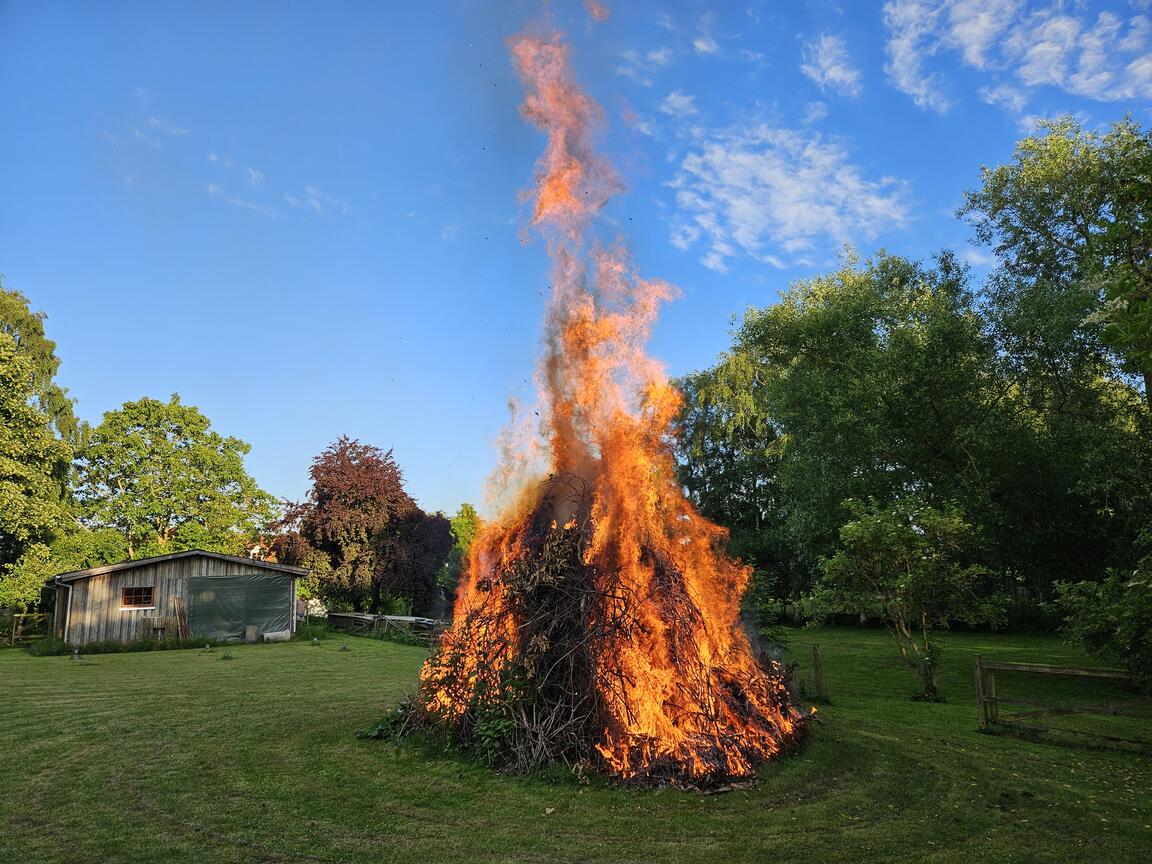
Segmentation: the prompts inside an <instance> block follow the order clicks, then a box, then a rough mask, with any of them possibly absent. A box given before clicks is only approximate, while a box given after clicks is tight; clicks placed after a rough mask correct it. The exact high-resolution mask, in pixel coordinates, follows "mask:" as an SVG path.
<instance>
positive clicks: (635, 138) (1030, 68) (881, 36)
mask: <svg viewBox="0 0 1152 864" xmlns="http://www.w3.org/2000/svg"><path fill="white" fill-rule="evenodd" d="M610 6H611V7H612V17H611V19H610V20H609V21H608V22H607V23H604V24H599V25H593V24H592V23H591V22H590V21H589V20H588V19H587V16H586V15H585V14H584V12H583V9H582V7H581V5H580V4H579V3H577V2H575V0H569V2H554V3H552V4H551V13H550V14H551V16H552V19H553V21H554V22H555V23H556V24H557V25H559V26H560V27H562V28H563V29H565V30H567V31H568V32H569V34H570V38H571V41H572V43H573V47H574V52H575V65H576V67H577V70H578V74H579V76H580V79H581V81H582V82H583V83H584V84H586V85H587V87H588V88H589V89H590V91H591V92H592V93H593V95H594V96H595V97H596V98H597V99H598V100H599V101H600V102H601V103H602V104H603V106H604V108H605V112H606V128H605V132H604V146H605V148H606V150H607V151H608V153H609V154H610V155H611V157H612V158H613V159H614V160H615V161H616V163H617V164H618V166H619V168H620V171H621V174H622V175H623V177H624V179H625V181H626V185H627V191H626V193H625V194H624V195H622V196H621V197H620V198H618V199H617V200H616V201H614V202H613V203H612V204H611V205H610V207H609V209H608V211H607V212H606V213H605V220H606V224H607V226H608V229H609V230H612V231H619V232H621V233H622V234H624V235H625V236H626V237H627V239H628V242H629V245H630V246H631V248H632V250H633V253H634V255H635V257H636V260H637V263H638V266H639V268H640V271H641V272H642V273H643V274H645V275H647V276H651V277H660V278H663V279H666V280H668V281H671V282H673V283H675V284H676V285H678V286H679V287H680V288H681V290H682V296H681V298H680V299H679V300H677V301H676V302H675V303H673V304H671V305H670V306H669V307H667V309H666V310H665V312H664V314H663V317H662V319H661V321H660V323H659V325H658V327H657V329H656V332H655V335H654V337H653V340H652V346H651V347H652V352H653V353H654V354H655V355H656V356H658V357H660V358H662V359H663V360H664V361H665V362H666V363H667V365H668V369H669V372H670V373H671V374H674V375H675V374H680V373H683V372H686V371H688V370H691V369H695V368H699V367H702V366H704V365H707V364H709V363H710V362H712V361H713V359H714V358H715V356H716V354H717V353H718V352H720V351H722V350H724V348H725V347H726V345H727V341H728V332H729V327H730V319H731V316H732V315H733V314H736V313H739V312H740V311H741V310H743V309H744V308H745V307H746V306H748V305H750V304H754V305H766V304H770V303H773V302H775V300H776V298H777V296H778V294H779V292H780V291H781V290H783V289H784V288H786V287H787V285H788V284H789V283H790V282H791V281H793V280H795V279H797V278H802V277H805V276H808V275H812V274H814V273H818V272H821V271H824V270H827V269H830V268H831V267H833V266H834V265H835V262H836V255H837V251H838V249H840V248H841V247H842V246H843V244H845V243H848V244H852V245H853V246H855V247H856V248H857V249H859V250H860V251H861V252H864V253H868V252H871V251H873V250H875V249H878V248H881V247H883V248H885V249H887V250H889V251H892V252H897V253H901V254H907V255H911V256H914V257H925V256H928V255H930V254H932V252H933V251H935V250H937V249H940V248H944V247H948V248H952V249H955V250H957V251H958V252H959V253H960V254H961V255H962V256H963V257H965V259H966V260H968V261H969V262H970V263H971V264H972V265H973V266H974V275H975V276H976V277H977V278H979V277H980V276H981V275H982V274H983V273H985V272H986V271H987V266H988V264H989V263H990V262H989V258H988V255H987V253H986V251H985V250H978V249H974V248H972V247H971V246H969V241H970V240H971V232H970V231H969V229H968V228H967V227H966V226H964V225H963V224H962V223H960V222H958V221H957V220H956V219H955V218H954V216H953V213H954V211H955V209H956V207H957V206H958V204H959V203H960V200H961V195H962V192H963V190H964V189H966V188H969V187H971V186H973V185H974V184H975V183H976V182H977V181H978V176H979V175H978V171H979V166H980V165H981V164H996V163H1000V162H1003V161H1006V160H1007V159H1009V158H1010V156H1011V151H1012V146H1013V144H1014V142H1015V141H1016V139H1017V138H1018V137H1020V136H1021V135H1022V134H1023V133H1024V131H1025V130H1026V129H1027V128H1028V127H1029V126H1030V124H1031V123H1032V122H1034V120H1035V119H1036V118H1037V117H1044V116H1052V115H1055V114H1060V113H1064V112H1070V113H1074V114H1076V115H1077V116H1078V117H1080V119H1081V120H1082V121H1083V122H1084V123H1085V124H1086V125H1089V126H1093V127H1094V126H1099V125H1106V124H1108V123H1110V122H1112V121H1114V120H1116V119H1119V118H1120V117H1121V116H1122V115H1123V114H1124V112H1126V111H1130V112H1132V113H1133V114H1134V116H1135V117H1136V119H1137V120H1138V121H1139V122H1140V123H1142V124H1143V125H1145V126H1147V125H1148V124H1149V122H1150V120H1152V112H1150V108H1152V24H1150V21H1149V19H1150V18H1152V8H1150V7H1152V2H1150V0H1116V2H1071V0H1069V2H1014V0H1003V2H992V0H951V2H927V0H890V2H886V3H882V2H876V3H847V2H842V3H832V2H818V0H808V2H789V3H784V2H775V0H772V2H767V0H765V2H755V0H745V2H733V3H697V2H688V0H681V2H668V0H664V2H645V0H630V2H628V3H626V4H625V3H621V2H617V3H615V4H610ZM540 8H541V7H540V4H538V3H537V2H535V0H534V2H527V0H525V2H489V3H480V2H468V0H460V2H453V3H436V2H428V3H419V4H394V3H379V2H376V3H353V2H344V3H329V4H317V3H291V2H283V0H280V2H265V3H259V2H247V3H234V2H215V3H214V2H200V3H196V4H188V3H175V2H163V0H148V2H139V3H134V2H127V0H124V2H117V3H114V4H110V3H103V4H95V3H87V2H71V3H69V2H60V3H52V4H47V3H18V2H7V3H4V2H0V106H3V114H4V129H5V132H4V134H3V135H0V190H2V194H0V274H2V275H3V277H4V282H5V285H6V287H9V288H15V289H18V290H20V291H22V292H24V293H25V294H27V295H28V296H29V297H30V298H31V300H32V304H33V306H34V307H35V308H37V309H42V310H44V311H45V312H46V313H47V314H48V321H47V330H48V333H49V336H50V337H51V338H53V339H55V340H56V341H57V342H58V344H59V355H60V357H61V358H62V360H63V363H62V366H61V370H60V376H59V377H60V380H61V382H62V383H63V384H64V385H65V386H67V387H68V388H70V391H71V393H72V395H74V396H75V397H76V398H77V399H78V405H77V409H78V412H79V414H80V415H81V416H82V417H84V418H85V419H87V420H89V421H91V422H93V423H95V422H99V419H100V416H101V414H102V413H103V412H104V411H107V410H110V409H113V408H115V407H117V406H118V405H120V404H121V403H123V402H124V401H126V400H129V399H135V398H139V397H141V396H145V395H148V396H154V397H157V398H166V397H167V396H168V395H169V394H170V393H173V392H179V393H180V394H181V396H182V397H183V398H184V400H185V401H186V402H189V403H191V404H194V405H197V406H199V407H200V408H201V409H202V410H203V411H204V412H205V413H206V414H207V415H208V416H209V417H210V418H211V419H212V421H213V423H214V426H215V427H216V428H217V429H218V430H219V431H221V432H222V433H225V434H229V435H236V436H238V437H240V438H243V439H244V440H246V441H248V442H249V443H250V444H251V445H252V452H251V454H250V456H249V457H248V460H247V464H248V467H249V470H250V471H251V472H252V473H253V475H254V476H255V477H256V478H257V480H258V481H259V482H260V483H261V485H263V486H264V487H265V488H266V489H268V490H269V491H271V492H273V493H274V494H277V495H280V496H285V497H289V498H300V497H302V496H303V495H304V494H305V492H306V490H307V486H308V478H307V469H308V465H309V461H310V460H311V458H312V457H313V456H314V455H315V454H317V453H318V452H320V451H321V450H322V449H323V448H324V447H325V446H326V445H327V444H328V443H330V442H331V441H333V440H334V439H335V438H337V437H338V436H339V435H341V434H347V435H350V436H353V437H357V438H360V439H361V440H363V441H366V442H371V443H373V444H376V445H378V446H381V447H384V448H389V447H391V448H394V450H395V454H396V457H397V459H398V461H399V462H400V464H401V466H402V467H403V469H404V471H405V474H406V477H407V480H408V485H409V488H410V489H411V491H412V492H413V494H415V495H416V497H417V498H418V500H419V501H420V502H421V504H422V505H423V506H424V507H425V508H427V509H443V510H447V511H452V510H455V508H456V507H457V505H458V504H459V503H460V502H461V501H464V500H469V501H473V502H476V503H478V504H481V503H482V488H483V481H484V478H485V476H486V475H487V474H488V472H489V471H491V469H492V468H493V467H494V464H495V460H496V453H495V449H494V442H495V439H496V436H497V434H498V433H499V431H500V429H501V427H502V426H503V424H504V422H505V420H506V418H507V402H508V399H509V397H513V396H515V397H520V398H524V399H531V397H532V386H531V381H532V373H533V369H534V364H535V360H536V356H537V354H538V347H539V339H540V335H541V315H542V311H543V303H544V294H545V293H546V291H547V284H548V264H547V260H546V258H545V255H544V250H543V248H542V244H541V243H538V242H532V241H531V240H530V239H528V238H525V232H524V230H523V226H524V224H525V222H526V220H525V212H524V209H523V205H522V204H521V203H520V201H519V199H518V191H519V190H521V189H523V188H524V187H525V186H526V185H527V184H528V183H529V182H530V180H531V177H532V167H533V162H534V160H535V158H536V156H537V155H538V152H539V149H540V146H541V140H542V139H541V138H540V136H539V134H538V133H537V132H536V131H534V130H532V129H530V128H529V127H528V126H527V125H526V124H524V123H523V122H522V121H521V119H520V117H519V115H518V113H517V106H518V103H519V99H520V88H519V85H518V82H517V81H516V79H515V76H514V73H513V71H512V68H511V65H510V63H509V61H508V58H507V53H506V45H505V40H506V38H507V37H508V36H509V35H510V34H512V33H514V32H516V31H518V30H519V29H521V28H522V27H523V26H524V24H525V23H526V22H528V21H529V20H531V19H532V18H533V17H535V16H536V15H537V14H538V12H539V10H540Z"/></svg>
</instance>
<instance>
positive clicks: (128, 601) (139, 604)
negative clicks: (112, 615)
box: [120, 585, 156, 609]
mask: <svg viewBox="0 0 1152 864" xmlns="http://www.w3.org/2000/svg"><path fill="white" fill-rule="evenodd" d="M152 592H153V589H152V586H151V585H148V586H144V587H135V588H125V589H124V592H123V593H122V594H121V595H120V608H121V609H145V608H147V607H149V606H155V605H156V604H155V603H153V602H152V600H153V596H152Z"/></svg>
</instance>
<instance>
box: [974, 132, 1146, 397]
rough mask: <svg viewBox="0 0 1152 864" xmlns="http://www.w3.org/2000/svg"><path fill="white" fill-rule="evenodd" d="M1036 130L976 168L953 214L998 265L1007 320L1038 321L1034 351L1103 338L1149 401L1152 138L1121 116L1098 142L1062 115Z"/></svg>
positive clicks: (1086, 342) (1086, 344) (1049, 349)
mask: <svg viewBox="0 0 1152 864" xmlns="http://www.w3.org/2000/svg"><path fill="white" fill-rule="evenodd" d="M1041 131H1042V132H1043V134H1036V135H1033V136H1030V137H1028V138H1025V139H1023V140H1022V141H1020V142H1019V143H1018V144H1017V146H1016V152H1015V157H1014V160H1013V162H1012V163H1011V164H1008V165H1000V166H997V167H995V168H984V169H982V171H981V178H982V185H981V188H980V189H977V190H974V191H970V192H968V193H967V195H966V196H965V204H964V206H963V208H961V210H960V214H961V215H966V216H968V217H970V218H971V220H972V222H973V223H974V225H975V228H976V234H977V237H978V238H979V239H980V240H981V241H982V242H984V243H988V244H992V245H993V246H994V248H995V250H996V253H997V254H998V255H999V256H1000V257H1001V259H1002V261H1003V268H1004V271H1005V273H1006V274H1007V275H1008V276H1009V277H1011V280H1012V291H1013V293H1014V295H1015V297H1014V298H1013V302H1012V303H1011V304H1009V305H1010V306H1011V307H1015V308H1014V311H1015V312H1016V314H1017V317H1018V318H1022V319H1024V320H1027V321H1031V322H1042V323H1041V324H1040V326H1039V327H1036V328H1035V329H1033V330H1031V332H1030V336H1031V338H1033V339H1034V340H1035V341H1037V342H1038V343H1040V347H1041V349H1042V350H1043V349H1047V350H1048V351H1049V352H1051V350H1052V349H1053V348H1054V347H1057V346H1058V343H1060V342H1069V341H1079V342H1081V343H1084V345H1085V346H1087V347H1089V348H1090V347H1091V346H1092V345H1093V344H1094V343H1097V342H1098V341H1099V340H1103V343H1105V344H1106V345H1108V346H1110V347H1111V348H1112V349H1114V350H1115V351H1116V352H1117V354H1118V355H1119V357H1120V360H1121V362H1122V364H1123V367H1124V368H1125V369H1126V370H1127V371H1128V372H1131V373H1135V374H1137V375H1139V376H1140V377H1141V378H1142V379H1143V383H1144V395H1145V399H1147V400H1149V405H1152V194H1149V188H1150V187H1152V134H1150V133H1146V132H1144V131H1143V130H1142V129H1141V128H1140V126H1139V125H1137V124H1136V123H1134V122H1133V121H1132V120H1131V118H1125V119H1124V120H1122V121H1121V122H1119V123H1116V124H1115V125H1113V126H1112V127H1111V129H1109V130H1108V131H1107V132H1106V133H1104V134H1103V135H1100V134H1097V133H1095V132H1092V131H1087V130H1084V129H1082V128H1081V126H1080V124H1079V123H1078V122H1077V121H1076V120H1075V119H1073V118H1072V117H1067V116H1066V117H1062V118H1060V119H1057V120H1043V121H1040V123H1039V125H1038V132H1041ZM1029 307H1032V308H1033V310H1041V311H1042V312H1043V313H1044V314H1041V315H1036V314H1029ZM1063 353H1067V352H1063Z"/></svg>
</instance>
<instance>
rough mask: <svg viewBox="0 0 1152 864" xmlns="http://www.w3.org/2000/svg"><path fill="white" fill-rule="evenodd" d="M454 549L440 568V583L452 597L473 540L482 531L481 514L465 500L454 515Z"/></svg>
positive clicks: (466, 563)
mask: <svg viewBox="0 0 1152 864" xmlns="http://www.w3.org/2000/svg"><path fill="white" fill-rule="evenodd" d="M451 522H452V549H451V550H450V551H449V553H448V560H447V561H445V562H444V567H443V568H442V569H441V570H440V574H439V577H438V579H437V582H438V584H439V585H440V587H441V588H443V589H444V590H445V591H446V592H447V593H448V595H449V596H450V597H451V596H452V595H454V594H455V593H456V585H457V584H458V583H459V582H460V577H461V576H462V575H463V574H464V568H465V567H467V566H468V550H469V549H471V548H472V541H473V540H475V539H476V534H477V533H478V532H479V531H480V524H481V521H480V514H479V513H477V512H476V508H475V507H473V506H472V505H471V504H469V503H468V502H467V501H465V502H464V503H463V504H461V505H460V508H459V509H458V510H457V511H456V515H455V516H453V517H452V519H451Z"/></svg>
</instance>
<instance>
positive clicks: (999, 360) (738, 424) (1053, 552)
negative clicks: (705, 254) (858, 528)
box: [678, 254, 1152, 599]
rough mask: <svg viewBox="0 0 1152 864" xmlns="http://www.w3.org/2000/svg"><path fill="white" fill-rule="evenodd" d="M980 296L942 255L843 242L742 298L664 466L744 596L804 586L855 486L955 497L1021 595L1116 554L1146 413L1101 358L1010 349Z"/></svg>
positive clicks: (1145, 462)
mask: <svg viewBox="0 0 1152 864" xmlns="http://www.w3.org/2000/svg"><path fill="white" fill-rule="evenodd" d="M982 300H983V301H985V302H981V301H982ZM995 311H996V303H995V302H994V298H993V301H992V302H989V298H987V297H985V298H981V297H979V296H977V295H976V294H975V293H974V292H972V291H971V290H970V288H969V286H968V274H967V273H966V271H965V270H964V269H963V268H961V267H960V266H959V265H958V264H957V263H956V261H955V260H954V258H953V257H952V256H951V255H948V254H944V255H942V256H940V258H939V259H938V260H937V262H936V264H935V266H934V267H931V268H928V267H924V266H921V265H919V264H916V263H914V262H910V261H907V260H905V259H902V258H897V257H892V256H886V255H879V256H877V258H876V259H875V260H873V261H868V262H865V263H863V264H861V263H858V262H856V261H853V260H852V259H849V260H848V261H847V262H845V265H844V266H843V267H841V268H840V269H839V270H838V271H836V272H834V273H831V274H829V275H827V276H820V277H817V278H814V279H810V280H806V281H802V282H799V283H797V284H795V285H793V286H792V287H791V288H790V289H789V290H788V291H787V292H786V293H785V294H784V295H783V296H782V298H781V301H780V302H779V303H778V304H776V305H773V306H770V307H767V308H765V309H750V310H749V311H748V312H747V313H746V314H745V316H744V319H743V320H742V322H741V323H740V325H739V327H738V328H737V330H736V332H735V334H734V344H733V347H732V349H731V350H730V351H729V352H728V353H727V354H725V355H722V356H721V358H720V361H719V363H718V364H717V365H716V366H715V367H714V368H712V369H708V370H705V371H703V372H699V373H695V374H694V375H691V376H688V377H687V378H686V379H684V380H683V381H682V382H681V386H682V389H683V390H684V393H685V409H684V412H683V414H682V417H681V428H680V436H679V444H678V447H679V457H680V466H681V480H682V482H683V483H684V485H685V487H686V489H687V491H688V492H689V494H690V495H691V496H692V498H693V499H694V500H695V502H696V503H697V505H698V506H700V508H701V510H702V512H704V513H705V515H707V516H709V517H710V518H713V519H715V520H716V521H718V522H720V523H721V524H723V525H726V526H728V527H730V529H731V535H732V547H733V551H735V552H737V554H740V555H742V556H744V557H745V558H746V559H747V560H749V561H750V562H751V563H752V564H753V566H754V568H755V570H756V578H755V583H754V588H755V590H756V592H757V594H758V596H760V597H763V596H764V595H765V594H766V593H768V592H771V593H775V594H776V596H777V597H783V596H786V595H788V594H791V595H792V596H796V595H798V594H800V593H802V592H803V591H805V590H807V588H808V587H809V586H810V585H811V584H812V583H813V580H814V579H816V578H818V573H819V569H818V566H817V564H818V562H819V561H820V560H821V559H823V558H825V557H827V556H829V555H831V554H832V553H833V551H834V550H835V549H836V548H837V546H838V529H839V526H841V525H843V523H844V522H845V521H846V518H847V513H846V512H845V510H844V509H843V501H845V500H847V499H861V500H863V499H867V498H870V497H871V498H876V499H877V500H878V501H881V502H890V501H895V500H897V499H899V498H902V497H905V496H907V495H921V496H923V497H925V498H926V500H928V501H930V502H936V501H943V500H954V501H957V502H959V503H960V505H961V506H962V508H963V510H964V511H965V513H966V514H967V517H968V518H969V519H970V520H971V521H972V522H973V524H975V525H977V526H978V527H979V529H980V530H979V536H980V544H981V549H980V554H981V558H982V562H983V563H984V564H986V565H987V566H989V567H991V568H993V569H995V570H997V571H1004V572H1009V573H1011V574H1012V575H1013V576H1014V577H1015V579H1016V581H1017V584H1018V585H1019V587H1020V591H1021V595H1022V596H1023V595H1025V594H1028V595H1031V596H1036V597H1039V598H1041V599H1043V598H1045V597H1047V596H1048V595H1049V591H1050V585H1051V582H1052V580H1053V579H1054V578H1056V577H1060V576H1062V577H1064V578H1099V576H1100V575H1102V573H1103V570H1104V568H1105V567H1107V566H1128V565H1130V564H1131V562H1132V559H1133V551H1132V550H1133V546H1132V543H1133V540H1134V538H1135V536H1136V535H1137V533H1138V532H1139V530H1140V528H1141V527H1142V526H1143V525H1144V524H1147V522H1148V517H1149V512H1150V509H1149V508H1150V505H1152V502H1150V500H1149V498H1148V496H1147V494H1146V492H1145V491H1143V490H1147V489H1148V488H1152V474H1150V473H1149V469H1150V468H1152V460H1150V459H1149V458H1148V457H1149V456H1150V455H1152V452H1150V447H1152V435H1150V434H1149V432H1150V431H1152V430H1150V423H1149V419H1150V418H1149V416H1148V412H1147V411H1145V410H1144V409H1143V407H1142V405H1141V403H1140V401H1139V397H1138V395H1137V394H1136V392H1135V391H1134V390H1133V389H1132V388H1131V387H1129V386H1128V385H1126V384H1125V383H1124V382H1122V381H1119V380H1117V379H1115V378H1108V377H1105V376H1104V375H1103V369H1102V367H1093V366H1092V365H1091V364H1090V363H1086V362H1085V363H1081V362H1080V361H1078V360H1075V359H1069V358H1067V357H1066V358H1065V359H1066V361H1067V362H1066V363H1065V369H1064V371H1063V372H1062V373H1061V375H1060V376H1059V378H1052V377H1046V376H1047V373H1041V372H1039V371H1038V370H1039V364H1037V365H1032V364H1030V363H1024V362H1019V363H1018V362H1017V359H1018V357H1019V354H1017V353H1014V349H1013V346H1012V345H1010V344H1008V343H1007V342H1006V341H1005V337H1004V333H1003V332H1002V331H1001V329H1000V328H1001V325H1003V324H1004V321H1003V320H1002V319H1001V320H997V319H994V318H992V317H990V316H991V315H992V314H994V313H995ZM1034 372H1035V374H1033V373H1034Z"/></svg>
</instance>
